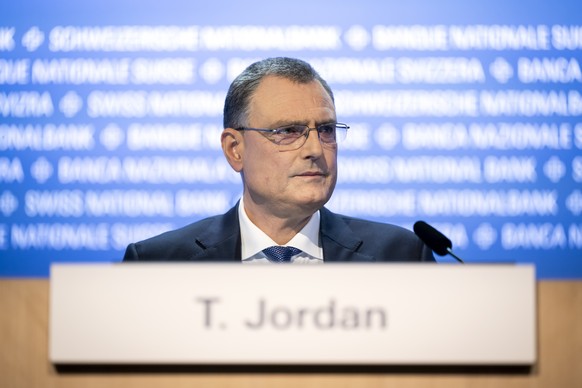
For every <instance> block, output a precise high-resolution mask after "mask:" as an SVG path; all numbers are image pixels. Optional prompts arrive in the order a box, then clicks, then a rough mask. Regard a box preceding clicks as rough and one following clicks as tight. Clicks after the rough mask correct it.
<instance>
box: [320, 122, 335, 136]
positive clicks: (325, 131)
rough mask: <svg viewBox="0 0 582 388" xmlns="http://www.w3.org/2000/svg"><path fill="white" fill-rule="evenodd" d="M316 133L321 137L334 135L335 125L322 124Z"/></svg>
mask: <svg viewBox="0 0 582 388" xmlns="http://www.w3.org/2000/svg"><path fill="white" fill-rule="evenodd" d="M317 131H318V132H319V133H320V134H322V135H333V134H334V133H335V124H322V125H320V126H319V127H317Z"/></svg>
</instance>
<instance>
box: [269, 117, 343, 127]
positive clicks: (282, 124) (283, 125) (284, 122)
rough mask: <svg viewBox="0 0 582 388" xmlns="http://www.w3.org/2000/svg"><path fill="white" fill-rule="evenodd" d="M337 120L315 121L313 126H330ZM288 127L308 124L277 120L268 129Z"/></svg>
mask: <svg viewBox="0 0 582 388" xmlns="http://www.w3.org/2000/svg"><path fill="white" fill-rule="evenodd" d="M336 122H337V120H336V119H329V120H323V121H321V122H319V121H316V122H315V126H316V127H317V126H319V125H322V124H331V123H336ZM288 125H309V124H308V120H279V121H276V122H275V123H273V124H271V125H270V126H269V128H281V127H286V126H288Z"/></svg>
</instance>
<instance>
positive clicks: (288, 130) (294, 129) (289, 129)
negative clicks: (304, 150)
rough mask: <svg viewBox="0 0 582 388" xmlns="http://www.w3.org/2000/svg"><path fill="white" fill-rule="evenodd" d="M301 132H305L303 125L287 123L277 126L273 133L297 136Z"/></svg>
mask: <svg viewBox="0 0 582 388" xmlns="http://www.w3.org/2000/svg"><path fill="white" fill-rule="evenodd" d="M303 132H305V126H303V125H288V126H286V127H281V128H277V130H276V131H275V135H281V136H293V137H299V136H301V135H302V134H303Z"/></svg>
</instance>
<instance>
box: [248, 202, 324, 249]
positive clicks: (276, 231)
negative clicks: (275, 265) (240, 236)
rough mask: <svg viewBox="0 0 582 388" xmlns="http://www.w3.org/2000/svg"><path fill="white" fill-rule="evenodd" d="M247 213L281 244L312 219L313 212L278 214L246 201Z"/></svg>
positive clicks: (259, 226)
mask: <svg viewBox="0 0 582 388" xmlns="http://www.w3.org/2000/svg"><path fill="white" fill-rule="evenodd" d="M243 210H244V211H245V213H246V215H247V216H248V217H249V219H250V220H251V222H252V223H253V224H255V225H256V226H257V227H258V228H259V229H261V230H262V231H263V232H264V233H265V234H266V235H267V236H269V237H270V238H271V239H272V240H273V241H274V242H276V243H277V244H279V245H285V244H287V243H288V242H289V241H290V240H291V239H292V238H293V237H295V235H296V234H297V233H299V231H300V230H301V229H303V227H304V226H305V225H307V223H308V222H309V220H310V219H311V216H312V215H313V213H309V214H305V213H301V214H299V213H298V212H295V213H296V214H292V215H291V214H276V213H272V212H267V211H264V209H262V208H261V207H259V206H256V205H254V204H253V203H252V202H251V203H248V202H247V201H245V202H244V209H243Z"/></svg>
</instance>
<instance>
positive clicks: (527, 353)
mask: <svg viewBox="0 0 582 388" xmlns="http://www.w3.org/2000/svg"><path fill="white" fill-rule="evenodd" d="M534 272H535V271H534V268H533V267H532V266H529V265H519V266H512V265H463V266H461V265H442V264H441V265H434V264H433V265H431V264H408V265H407V264H332V265H323V266H293V265H254V266H249V265H245V266H243V265H239V264H107V265H103V264H95V265H87V264H84V265H71V264H60V265H53V266H52V269H51V286H50V287H51V293H50V359H51V361H52V362H53V363H57V364H265V365H270V364H296V365H306V364H362V365H364V364H370V365H374V364H386V365H388V364H394V365H531V364H533V363H535V360H536V323H535V318H536V293H535V273H534Z"/></svg>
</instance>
